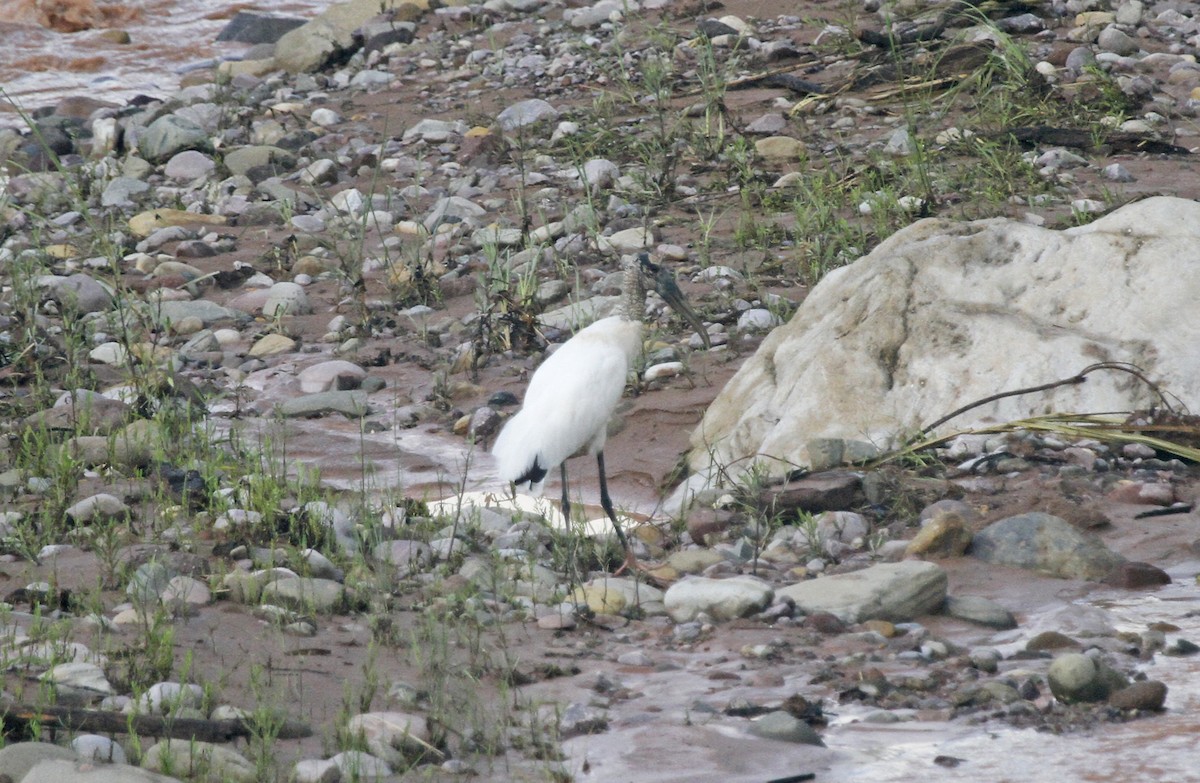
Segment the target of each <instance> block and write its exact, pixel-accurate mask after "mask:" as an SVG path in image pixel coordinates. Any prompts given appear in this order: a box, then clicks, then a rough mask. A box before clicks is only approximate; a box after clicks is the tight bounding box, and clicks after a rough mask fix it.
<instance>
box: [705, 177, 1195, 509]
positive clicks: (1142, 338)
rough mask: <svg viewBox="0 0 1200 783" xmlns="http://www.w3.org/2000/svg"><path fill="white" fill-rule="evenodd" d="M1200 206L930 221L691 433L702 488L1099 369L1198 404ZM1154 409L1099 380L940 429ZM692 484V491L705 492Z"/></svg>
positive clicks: (903, 236) (1106, 378)
mask: <svg viewBox="0 0 1200 783" xmlns="http://www.w3.org/2000/svg"><path fill="white" fill-rule="evenodd" d="M1198 247H1200V203H1197V202H1194V201H1189V200H1185V199H1178V198H1167V197H1158V198H1150V199H1146V200H1145V201H1140V202H1137V203H1135V204H1129V205H1127V206H1125V207H1122V208H1121V209H1119V210H1117V211H1115V212H1113V213H1112V214H1109V215H1107V216H1105V217H1102V218H1100V219H1098V220H1096V221H1095V222H1093V223H1090V224H1088V225H1086V226H1080V227H1077V228H1071V229H1066V230H1062V231H1054V230H1050V229H1046V228H1039V227H1037V226H1034V225H1030V224H1028V223H1023V222H1020V221H1014V220H1008V219H990V220H979V221H974V222H970V223H960V222H955V221H951V220H943V219H929V220H922V221H920V222H917V223H915V224H913V225H911V226H909V227H907V228H905V229H903V230H901V231H898V232H896V233H895V234H893V235H892V236H891V237H890V238H888V239H887V240H886V241H884V242H883V243H882V244H880V246H879V247H878V248H876V249H875V250H874V251H873V252H872V253H870V254H869V255H867V256H865V257H864V258H861V259H859V260H858V261H856V262H855V263H853V264H851V265H849V266H846V267H843V268H841V269H838V270H835V271H834V272H831V273H830V274H829V275H827V276H826V277H825V279H824V280H822V281H821V283H820V284H819V285H817V286H816V287H815V288H814V289H813V291H812V293H811V294H810V295H809V297H808V299H807V300H805V302H804V304H803V306H802V307H801V308H800V310H799V311H798V312H797V313H796V315H795V316H794V317H793V318H792V320H791V321H790V322H789V323H788V324H786V325H784V326H782V327H780V328H778V329H776V330H775V331H774V332H772V333H771V334H770V335H769V336H768V337H767V339H766V340H765V341H764V342H763V344H762V346H761V347H760V348H759V350H758V351H757V352H756V353H755V355H754V356H753V357H751V359H750V360H749V361H747V362H746V363H745V364H744V365H743V366H742V368H741V370H740V371H739V372H738V373H737V374H736V375H735V376H734V377H733V378H732V379H731V380H730V381H729V383H728V384H727V385H726V386H725V388H724V389H723V390H722V391H721V393H720V395H719V396H718V397H717V399H716V400H715V401H714V402H713V404H712V405H711V406H710V407H709V409H708V411H707V412H706V413H705V416H704V419H703V420H702V421H701V423H700V425H699V426H698V427H697V428H696V430H695V432H694V433H693V434H692V447H693V449H692V457H691V465H692V468H693V469H694V470H696V471H697V472H698V474H699V475H698V477H697V478H703V476H705V475H714V474H715V471H714V470H713V468H714V466H733V468H734V469H735V472H741V471H744V470H747V469H749V468H750V466H751V465H752V463H756V462H757V463H762V464H764V465H765V467H767V468H768V469H769V470H770V471H772V472H774V473H777V474H782V473H785V472H788V471H790V470H794V469H795V468H796V467H797V466H806V465H811V464H812V459H811V458H810V455H809V453H808V443H809V441H810V440H813V439H818V438H844V439H847V440H855V441H867V442H870V443H873V444H875V445H877V446H881V447H887V446H890V445H894V444H896V443H897V442H899V441H900V440H902V439H903V438H904V437H905V436H907V435H911V434H912V433H915V432H917V431H920V430H921V429H922V428H923V427H925V426H927V425H928V424H930V423H931V422H933V421H934V420H936V419H938V418H939V417H940V416H942V415H943V414H946V413H949V412H951V411H953V410H955V409H957V408H959V407H960V406H963V405H966V404H967V403H971V402H974V401H977V400H980V399H982V398H984V397H988V396H990V395H993V394H996V393H997V392H1001V391H1006V390H1015V389H1019V388H1024V387H1030V386H1036V385H1040V384H1045V383H1049V382H1052V381H1055V380H1059V379H1062V378H1067V377H1070V376H1073V375H1075V374H1076V373H1079V372H1080V371H1081V370H1083V369H1084V368H1086V367H1088V366H1090V365H1093V364H1095V363H1097V362H1129V363H1131V364H1134V365H1137V366H1138V367H1140V368H1141V369H1142V370H1143V371H1144V373H1145V375H1146V377H1147V378H1150V379H1153V380H1154V381H1155V382H1157V383H1158V384H1160V385H1161V387H1162V388H1163V389H1166V390H1169V391H1170V392H1171V393H1172V394H1174V395H1176V396H1177V397H1178V398H1179V399H1181V400H1182V401H1183V402H1184V403H1185V404H1186V405H1188V406H1189V407H1191V408H1195V407H1197V405H1198V404H1200V322H1198V321H1196V320H1195V319H1192V318H1189V317H1188V314H1189V313H1191V312H1192V311H1193V309H1194V307H1195V302H1196V300H1197V299H1200V263H1193V259H1195V257H1196V248H1198ZM1157 402H1158V398H1157V397H1156V395H1155V393H1154V391H1153V390H1152V389H1150V388H1149V387H1148V386H1147V385H1146V384H1145V383H1143V382H1141V381H1139V380H1138V379H1136V378H1134V377H1133V376H1132V375H1129V374H1127V373H1124V372H1116V371H1101V372H1095V373H1091V374H1089V375H1088V376H1087V381H1086V383H1081V384H1074V385H1066V386H1060V387H1057V388H1054V389H1052V390H1049V391H1045V392H1039V393H1036V394H1025V395H1021V396H1016V397H1006V398H1004V399H1001V400H997V401H995V402H991V403H989V404H987V405H983V406H981V407H978V408H975V409H972V410H970V411H969V412H967V413H964V414H962V415H960V416H958V417H956V418H955V419H953V420H952V421H950V422H948V423H947V424H945V425H943V426H942V427H940V428H939V429H938V431H939V432H947V431H951V430H954V429H961V428H966V427H971V426H978V425H982V424H985V423H996V422H1004V421H1012V420H1017V419H1022V418H1027V417H1030V416H1037V415H1042V414H1047V413H1059V412H1075V413H1087V412H1102V411H1120V410H1131V409H1139V408H1145V407H1150V406H1152V405H1154V404H1155V403H1157ZM692 486H693V487H694V486H696V482H695V481H693V483H692Z"/></svg>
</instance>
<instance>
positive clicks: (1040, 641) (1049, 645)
mask: <svg viewBox="0 0 1200 783" xmlns="http://www.w3.org/2000/svg"><path fill="white" fill-rule="evenodd" d="M1079 646H1080V644H1079V642H1077V641H1075V640H1074V639H1072V638H1071V637H1070V636H1067V635H1066V634H1065V633H1059V632H1058V631H1043V632H1042V633H1039V634H1038V635H1037V636H1035V637H1033V638H1032V639H1030V640H1029V641H1028V642H1027V643H1026V644H1025V649H1026V650H1029V651H1030V652H1038V651H1041V650H1065V649H1069V648H1078V647H1079Z"/></svg>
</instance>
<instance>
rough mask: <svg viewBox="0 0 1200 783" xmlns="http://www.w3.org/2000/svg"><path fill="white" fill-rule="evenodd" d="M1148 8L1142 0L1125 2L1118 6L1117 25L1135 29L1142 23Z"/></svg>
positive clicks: (1126, 0) (1127, 0)
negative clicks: (1143, 15)
mask: <svg viewBox="0 0 1200 783" xmlns="http://www.w3.org/2000/svg"><path fill="white" fill-rule="evenodd" d="M1145 10H1146V7H1145V5H1144V4H1143V3H1142V2H1141V0H1125V2H1123V3H1121V4H1120V5H1118V6H1117V14H1116V22H1117V24H1121V25H1126V26H1128V27H1135V26H1137V25H1139V24H1141V22H1142V14H1143V13H1144V12H1145Z"/></svg>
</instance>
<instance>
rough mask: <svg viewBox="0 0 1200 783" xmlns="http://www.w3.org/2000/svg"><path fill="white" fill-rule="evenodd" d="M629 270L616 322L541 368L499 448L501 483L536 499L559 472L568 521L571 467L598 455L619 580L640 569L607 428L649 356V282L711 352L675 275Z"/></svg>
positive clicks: (600, 326)
mask: <svg viewBox="0 0 1200 783" xmlns="http://www.w3.org/2000/svg"><path fill="white" fill-rule="evenodd" d="M623 266H624V271H625V281H624V287H623V295H622V300H621V302H620V305H619V307H618V309H617V315H614V316H610V317H608V318H603V319H601V320H599V321H596V322H595V323H594V324H592V325H591V326H588V327H587V328H585V329H581V330H580V331H579V332H578V333H577V334H576V335H575V336H574V337H572V338H571V339H570V340H567V342H566V343H564V344H563V345H562V347H561V348H559V349H558V350H557V351H555V352H554V353H552V354H550V356H549V357H548V358H547V359H546V360H545V361H544V362H542V364H541V366H539V367H538V368H537V371H536V372H534V374H533V378H532V379H530V381H529V389H528V391H526V392H525V403H524V405H522V407H521V410H520V411H519V412H518V413H517V414H516V415H515V416H513V417H512V418H511V419H510V420H509V421H508V423H507V424H505V425H504V429H503V431H501V433H500V437H498V438H497V439H496V445H495V446H493V447H492V454H494V455H495V457H496V459H497V461H498V463H499V472H500V477H501V478H502V479H504V480H506V481H511V482H512V483H514V484H516V485H517V486H520V487H524V486H525V485H528V488H529V490H530V492H531V493H532V494H534V495H538V494H541V491H542V482H543V481H544V480H545V478H546V474H547V473H549V472H550V471H552V470H554V468H555V467H556V466H557V467H559V468H560V470H561V471H562V513H563V518H564V519H568V520H569V519H570V518H571V504H570V500H569V499H568V497H567V462H566V461H567V459H568V458H570V457H573V456H575V455H576V454H581V453H584V452H586V453H588V454H594V455H595V457H596V466H597V468H598V469H599V472H600V505H601V506H603V507H604V513H606V514H607V515H608V518H609V519H610V520H612V524H613V529H614V530H616V532H617V539H618V540H619V541H620V542H621V546H622V547H623V548H624V550H625V565H623V566H622V567H621V568H620V569H618V570H617V572H618V573H620V571H622V570H624V569H625V568H632V569H636V568H639V567H640V566H639V565H638V562H637V559H636V558H635V557H634V554H633V550H632V549H631V548H630V546H629V539H627V538H626V537H625V532H624V531H623V530H621V525H620V523H619V522H617V514H616V512H615V511H614V510H613V503H612V498H610V497H609V496H608V481H607V479H606V478H605V476H604V440H605V437H606V435H607V429H608V420H609V419H610V418H611V417H612V414H613V411H614V410H615V409H616V407H617V403H618V402H619V401H620V399H621V395H622V394H623V393H624V391H625V381H626V378H627V377H628V375H629V371H630V369H631V368H632V366H633V363H634V360H635V359H637V358H638V356H640V355H641V352H642V316H643V314H644V313H645V311H646V289H645V281H646V280H647V279H648V280H649V281H650V283H651V284H652V285H653V286H654V289H655V290H656V291H658V293H659V294H660V295H661V296H662V298H663V299H664V300H666V302H667V304H669V305H671V307H672V308H674V310H675V311H676V312H678V313H679V314H680V315H681V316H683V318H684V319H685V320H686V321H687V322H688V323H689V324H691V326H692V327H693V328H695V330H696V331H697V332H698V333H699V334H700V339H702V340H703V341H704V344H705V346H706V347H707V346H708V345H709V342H708V333H707V332H706V331H705V329H704V324H702V323H701V322H700V318H699V317H698V316H697V315H696V313H695V312H694V311H693V310H692V308H690V307H688V304H687V302H686V301H684V299H683V293H682V292H681V291H680V290H679V286H677V285H676V284H675V276H674V275H673V274H671V272H670V270H668V269H665V268H663V267H660V266H659V265H657V264H653V263H651V262H650V256H648V255H647V254H645V253H642V254H641V255H639V256H638V257H637V258H630V259H628V260H626V261H625V262H624V264H623Z"/></svg>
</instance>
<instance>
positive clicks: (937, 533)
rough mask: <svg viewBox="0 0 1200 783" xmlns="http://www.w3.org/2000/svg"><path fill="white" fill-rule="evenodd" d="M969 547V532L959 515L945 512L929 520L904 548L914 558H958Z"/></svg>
mask: <svg viewBox="0 0 1200 783" xmlns="http://www.w3.org/2000/svg"><path fill="white" fill-rule="evenodd" d="M970 545H971V531H970V530H967V526H966V523H965V521H964V520H963V517H962V515H961V514H958V513H956V512H953V511H946V512H942V513H940V514H938V515H937V516H935V517H933V518H932V519H930V520H929V521H928V522H927V523H926V524H925V525H924V526H923V527H922V528H921V529H920V530H919V531H917V534H916V535H915V536H913V540H912V541H909V542H908V546H907V547H905V550H904V552H905V554H907V555H910V556H916V557H936V558H940V557H960V556H961V555H962V553H963V552H966V551H967V547H969V546H970Z"/></svg>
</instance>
